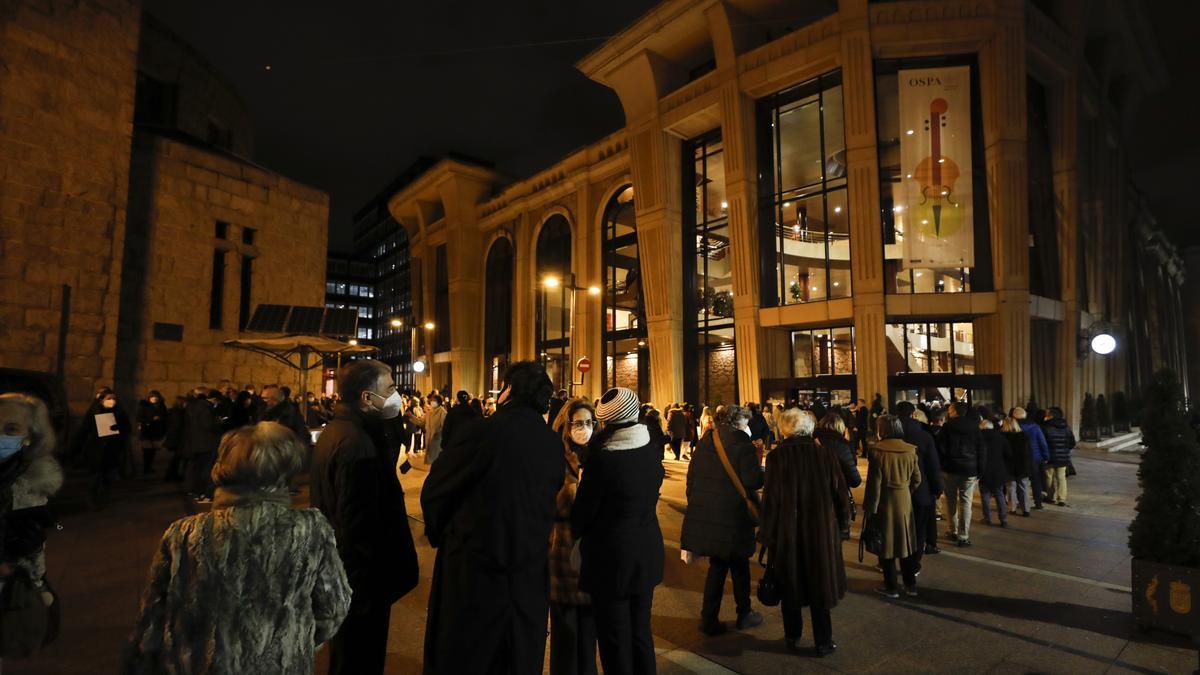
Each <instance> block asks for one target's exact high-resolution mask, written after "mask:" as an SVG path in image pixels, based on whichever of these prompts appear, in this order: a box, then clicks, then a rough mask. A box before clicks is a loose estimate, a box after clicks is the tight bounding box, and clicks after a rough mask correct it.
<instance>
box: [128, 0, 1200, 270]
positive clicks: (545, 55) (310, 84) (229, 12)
mask: <svg viewBox="0 0 1200 675" xmlns="http://www.w3.org/2000/svg"><path fill="white" fill-rule="evenodd" d="M1130 1H1133V0H1130ZM655 4H657V0H604V1H603V2H594V1H580V0H558V1H555V0H532V1H530V0H522V1H521V2H498V1H495V0H487V1H481V0H473V1H456V0H434V1H429V0H424V1H421V2H412V1H410V0H402V1H396V2H351V3H337V4H333V3H328V2H316V1H313V0H303V1H299V2H287V3H284V2H267V1H257V2H244V1H242V2H232V1H231V0H208V1H207V2H179V1H178V0H147V2H146V9H147V11H149V12H150V13H151V14H153V15H154V16H156V17H157V18H159V19H161V20H162V21H163V22H164V23H166V24H167V26H169V27H170V28H171V29H172V30H174V31H175V32H176V33H178V34H179V35H180V36H181V37H183V39H184V40H186V41H187V42H189V43H190V44H192V45H193V46H194V47H195V48H196V49H197V50H198V51H199V52H200V53H201V54H203V55H204V56H205V57H206V58H208V60H209V61H210V62H211V63H212V64H213V65H214V66H215V67H216V68H217V69H218V70H219V71H220V72H222V73H223V74H224V75H225V76H226V77H227V78H228V79H229V80H230V81H231V82H232V83H233V85H234V86H235V87H236V88H237V90H238V92H239V93H240V94H241V96H242V97H243V99H244V100H245V101H246V104H247V106H248V107H249V109H250V113H251V117H252V120H253V123H254V129H255V143H256V151H255V159H256V160H257V161H258V162H259V163H261V164H263V165H265V166H267V167H270V168H272V169H275V170H276V171H279V172H281V173H283V174H285V175H287V176H289V177H291V178H295V179H297V180H299V181H302V182H304V183H308V184H310V185H313V186H315V187H318V188H321V189H323V190H326V191H327V192H329V194H330V198H331V213H330V246H331V247H332V248H335V249H340V250H348V249H349V247H350V244H351V229H352V224H351V218H352V215H353V213H354V212H355V211H356V210H358V208H359V207H361V206H362V205H363V204H364V203H365V202H366V201H367V200H369V199H370V198H371V197H373V196H374V195H375V194H376V193H377V192H378V191H379V190H381V189H382V188H383V187H384V186H385V185H386V184H387V183H388V182H390V181H391V180H392V179H393V178H394V177H395V176H396V175H397V174H399V173H400V172H401V171H402V170H403V169H404V168H406V167H408V166H409V165H410V164H412V163H413V162H414V161H415V160H416V159H417V158H418V157H419V156H421V155H432V156H439V155H443V154H445V153H446V152H448V151H455V152H459V153H464V154H467V155H471V156H474V157H479V158H481V159H485V160H488V161H491V162H494V163H495V165H496V168H497V169H498V170H500V171H501V172H503V173H505V174H507V175H509V176H511V177H514V178H523V177H526V176H528V175H530V174H531V173H533V172H535V171H537V170H539V169H541V168H544V167H546V166H548V165H550V164H552V163H554V162H555V161H556V160H558V159H560V158H561V157H562V156H564V155H565V154H567V153H568V152H570V151H571V150H574V149H576V148H578V147H580V146H582V145H585V144H587V143H590V142H591V141H594V140H597V139H599V138H600V137H602V136H604V135H605V134H608V133H610V132H612V131H615V130H616V129H618V128H620V127H621V126H622V125H623V123H624V118H623V115H622V112H621V107H620V103H619V102H618V100H617V97H616V95H615V94H613V93H612V92H611V91H610V90H608V89H607V88H605V87H603V86H601V85H599V84H595V83H593V82H591V81H590V80H588V79H587V78H585V77H584V76H583V75H582V74H580V73H579V72H578V71H576V70H575V68H574V64H575V62H576V61H577V60H578V59H579V58H580V57H582V56H583V55H585V54H587V53H588V52H590V51H591V50H592V49H594V48H595V47H596V46H597V45H599V44H600V43H601V42H602V41H603V39H604V38H605V37H607V36H610V35H612V34H614V33H616V32H619V31H620V30H621V29H622V28H624V27H625V26H627V25H628V24H629V23H631V22H632V21H633V20H635V19H636V18H637V17H639V16H640V15H642V14H643V13H645V12H646V11H647V10H648V9H650V8H651V7H653V6H654V5H655ZM1198 5H1200V3H1176V2H1167V1H1166V0H1160V1H1158V2H1152V3H1147V6H1148V7H1149V8H1150V17H1151V20H1152V22H1153V24H1154V28H1155V30H1156V32H1157V33H1158V35H1159V39H1160V44H1159V47H1160V49H1161V50H1162V52H1163V55H1164V58H1165V60H1166V63H1167V68H1168V71H1169V76H1170V78H1171V81H1170V83H1169V84H1168V87H1167V88H1166V89H1165V90H1164V91H1161V92H1158V93H1155V94H1153V95H1151V96H1150V97H1148V98H1147V99H1146V100H1145V102H1144V103H1143V105H1142V106H1141V107H1140V108H1139V113H1138V116H1137V124H1135V125H1134V127H1133V131H1132V132H1131V133H1132V137H1131V139H1129V140H1130V141H1131V142H1130V143H1129V161H1130V162H1131V164H1132V166H1133V168H1134V170H1135V174H1134V175H1135V180H1136V182H1137V184H1138V186H1139V187H1140V188H1141V189H1142V190H1143V191H1144V192H1145V193H1146V194H1147V195H1148V196H1149V198H1150V200H1151V202H1152V205H1153V209H1154V212H1155V214H1156V215H1157V217H1158V220H1159V223H1160V224H1161V225H1162V226H1163V227H1164V229H1166V230H1167V231H1168V233H1169V234H1170V235H1171V236H1172V238H1173V239H1174V240H1175V241H1176V242H1177V243H1180V244H1200V225H1198V224H1196V223H1195V219H1194V217H1193V216H1192V213H1194V211H1195V209H1193V208H1190V207H1191V205H1190V204H1189V203H1188V201H1189V200H1190V199H1194V198H1195V197H1194V193H1195V192H1196V188H1195V187H1194V185H1193V183H1194V181H1193V180H1189V173H1190V172H1191V171H1194V170H1195V167H1197V166H1198V165H1200V162H1198V161H1197V160H1200V133H1198V132H1197V122H1196V121H1197V120H1200V103H1198V102H1200V91H1198V88H1197V76H1196V74H1197V73H1200V50H1198V49H1196V45H1195V39H1194V37H1193V35H1191V34H1190V33H1192V32H1194V30H1195V26H1196V25H1200V10H1198V9H1197V6H1198ZM333 8H336V11H335V10H334V9H333ZM1185 14H1186V15H1188V16H1184V15H1185ZM268 64H269V65H270V66H271V70H270V71H267V70H266V68H265V66H266V65H268Z"/></svg>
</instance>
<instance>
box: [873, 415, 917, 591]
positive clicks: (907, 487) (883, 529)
mask: <svg viewBox="0 0 1200 675" xmlns="http://www.w3.org/2000/svg"><path fill="white" fill-rule="evenodd" d="M875 433H876V435H877V436H878V437H879V440H878V441H876V442H875V443H874V444H872V446H871V454H870V456H869V458H868V460H867V490H866V494H865V495H864V496H863V513H864V514H866V515H865V517H866V518H870V519H871V526H872V527H874V528H877V529H878V530H879V532H880V533H881V534H882V535H883V537H882V542H883V547H882V549H881V552H880V554H879V566H880V567H882V568H883V587H882V588H877V589H875V592H876V593H879V594H880V595H884V596H887V597H889V598H898V597H900V591H901V588H900V587H899V585H898V584H897V583H896V562H897V560H899V562H900V572H901V575H902V577H903V582H904V587H903V591H904V594H905V595H908V596H915V595H916V594H917V572H918V571H920V570H919V568H918V560H917V559H916V554H917V553H918V549H917V527H916V521H915V520H914V518H913V508H912V490H914V489H916V488H917V486H919V485H920V484H921V467H920V462H919V461H918V459H917V446H915V445H913V444H911V443H906V442H904V426H903V425H902V424H901V423H900V418H899V417H896V416H894V415H880V416H879V418H878V419H877V420H876V421H875Z"/></svg>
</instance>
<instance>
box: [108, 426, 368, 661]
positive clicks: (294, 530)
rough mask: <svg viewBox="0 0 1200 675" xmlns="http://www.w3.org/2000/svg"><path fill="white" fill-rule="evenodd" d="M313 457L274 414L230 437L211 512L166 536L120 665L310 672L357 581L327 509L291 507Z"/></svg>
mask: <svg viewBox="0 0 1200 675" xmlns="http://www.w3.org/2000/svg"><path fill="white" fill-rule="evenodd" d="M303 460H304V454H303V450H302V447H301V445H300V443H299V442H298V441H297V440H296V438H295V434H293V433H292V432H291V430H289V429H288V428H287V427H284V426H282V425H280V424H277V423H275V422H260V423H259V424H258V425H256V426H253V427H243V428H241V429H237V430H234V431H231V432H229V433H228V434H226V435H225V438H224V439H223V440H222V441H221V447H220V449H219V450H218V452H217V461H216V464H214V466H213V470H212V479H213V482H214V483H215V484H216V486H217V491H216V495H215V498H214V500H213V509H212V511H211V512H209V513H201V514H197V515H194V516H190V517H188V518H182V519H180V520H177V521H175V522H174V523H172V524H171V526H170V527H168V528H167V532H166V534H164V535H163V539H162V543H161V544H160V545H159V548H158V552H157V553H156V554H155V556H154V562H153V563H151V565H150V580H149V585H148V587H147V588H146V591H145V594H144V595H143V597H142V606H141V611H140V613H139V616H138V619H137V622H136V624H135V627H134V631H133V634H132V635H131V636H130V640H129V644H128V646H127V648H126V652H125V659H124V664H123V668H122V672H124V673H173V674H174V673H178V674H179V675H186V674H189V673H256V674H261V675H268V674H272V673H279V674H284V673H287V674H292V673H311V672H312V670H313V653H314V652H315V651H316V647H317V646H318V645H320V644H321V643H323V642H325V641H326V640H328V639H329V638H330V637H332V636H333V635H334V633H335V632H337V629H338V626H340V625H341V623H342V620H343V619H344V618H345V617H346V612H347V611H349V608H350V584H349V582H348V581H347V579H346V572H345V570H344V569H343V567H342V562H341V559H340V558H339V557H338V552H337V544H336V542H335V541H334V535H333V528H331V527H330V525H329V522H328V521H327V520H326V519H325V516H323V515H322V514H321V512H320V511H318V510H316V509H293V508H292V507H291V500H290V498H289V496H288V482H289V480H290V479H291V478H292V476H293V475H295V474H296V473H297V472H298V471H299V470H300V467H301V464H302V463H303Z"/></svg>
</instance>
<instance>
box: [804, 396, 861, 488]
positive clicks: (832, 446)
mask: <svg viewBox="0 0 1200 675" xmlns="http://www.w3.org/2000/svg"><path fill="white" fill-rule="evenodd" d="M846 436H847V433H846V421H845V420H844V419H842V416H841V415H840V414H838V413H837V412H831V413H826V415H825V417H822V418H821V419H820V420H818V421H817V428H816V429H815V430H814V431H813V432H812V437H813V438H814V439H815V440H816V442H817V444H818V445H820V446H822V447H824V448H825V449H826V450H829V451H830V452H832V453H833V456H834V457H835V458H836V459H837V461H838V466H840V467H841V468H842V476H843V477H844V478H845V479H846V487H848V488H856V487H858V486H859V485H862V474H860V473H859V472H858V458H857V456H856V455H855V454H854V448H852V447H850V442H849V440H848V439H847V438H846Z"/></svg>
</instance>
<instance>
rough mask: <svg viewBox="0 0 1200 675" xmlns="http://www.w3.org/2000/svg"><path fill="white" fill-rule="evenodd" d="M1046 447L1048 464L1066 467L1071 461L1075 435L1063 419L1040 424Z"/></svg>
mask: <svg viewBox="0 0 1200 675" xmlns="http://www.w3.org/2000/svg"><path fill="white" fill-rule="evenodd" d="M1042 433H1043V434H1044V435H1045V436H1046V445H1048V446H1050V462H1049V463H1050V464H1051V465H1052V466H1066V465H1067V462H1070V461H1071V450H1072V449H1073V448H1074V447H1075V433H1074V432H1073V431H1071V427H1070V425H1068V424H1067V421H1066V420H1065V419H1062V418H1061V417H1060V418H1056V419H1050V420H1046V421H1045V422H1044V423H1042Z"/></svg>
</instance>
